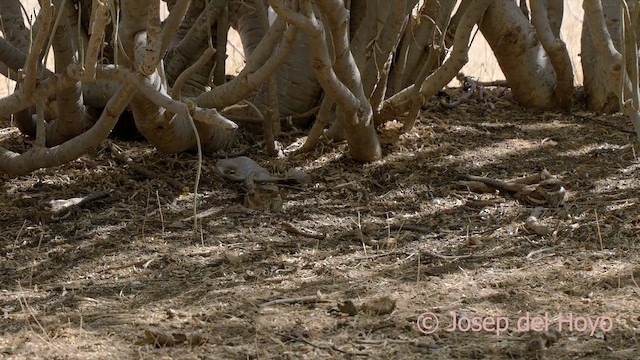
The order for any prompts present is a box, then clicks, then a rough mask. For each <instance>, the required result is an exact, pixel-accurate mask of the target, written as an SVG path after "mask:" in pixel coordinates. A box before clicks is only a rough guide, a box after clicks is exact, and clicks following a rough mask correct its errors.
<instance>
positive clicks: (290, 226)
mask: <svg viewBox="0 0 640 360" xmlns="http://www.w3.org/2000/svg"><path fill="white" fill-rule="evenodd" d="M282 226H283V227H284V229H285V231H287V232H288V233H291V234H296V235H301V236H304V237H308V238H311V239H318V240H324V239H326V238H327V234H319V233H317V232H315V231H309V230H304V229H298V228H297V227H295V226H294V225H293V224H291V223H288V222H283V223H282Z"/></svg>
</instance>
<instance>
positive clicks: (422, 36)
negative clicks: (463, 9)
mask: <svg viewBox="0 0 640 360" xmlns="http://www.w3.org/2000/svg"><path fill="white" fill-rule="evenodd" d="M455 4H456V1H454V0H440V1H438V0H427V1H425V2H424V4H423V5H422V7H421V8H420V10H419V12H418V17H417V18H411V19H410V20H409V24H408V25H407V30H406V31H404V34H403V39H402V48H401V49H400V50H399V52H398V53H399V58H398V60H397V62H396V65H395V66H396V67H397V69H394V70H393V71H394V72H395V74H394V81H393V88H392V90H393V92H394V93H395V92H397V91H400V90H402V89H404V88H405V87H407V86H409V85H411V84H413V83H414V82H415V78H416V76H417V75H418V73H419V72H420V69H422V68H423V66H424V65H425V62H428V63H429V65H428V68H429V70H428V72H429V73H431V72H432V71H433V69H435V68H436V67H437V66H438V65H440V61H441V60H443V57H444V49H443V48H444V36H445V31H446V28H447V25H448V23H449V21H450V15H451V12H452V11H453V8H454V6H455ZM425 49H428V52H426V53H425ZM399 65H400V66H399Z"/></svg>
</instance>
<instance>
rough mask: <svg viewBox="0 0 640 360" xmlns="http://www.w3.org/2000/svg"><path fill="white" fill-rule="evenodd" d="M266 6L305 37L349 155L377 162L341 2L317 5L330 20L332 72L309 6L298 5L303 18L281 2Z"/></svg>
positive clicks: (368, 109)
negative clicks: (333, 109) (332, 44)
mask: <svg viewBox="0 0 640 360" xmlns="http://www.w3.org/2000/svg"><path fill="white" fill-rule="evenodd" d="M269 4H270V5H271V7H272V8H273V9H274V10H275V11H276V13H278V16H282V17H284V18H285V19H286V20H287V21H288V22H290V23H292V24H295V25H297V26H300V27H301V28H302V29H303V30H304V31H305V33H306V34H307V36H308V37H309V43H310V46H311V49H312V58H311V65H312V68H313V70H314V73H315V74H316V77H317V78H318V81H319V82H320V84H321V85H322V88H323V89H324V90H325V92H326V94H327V96H329V97H330V98H331V99H332V100H333V101H334V102H335V103H336V104H337V106H338V111H339V114H338V118H339V119H341V121H342V126H344V129H345V132H346V135H347V142H348V144H349V152H350V153H351V155H352V156H353V157H354V158H355V159H356V160H358V161H365V162H366V161H374V160H377V159H379V158H380V157H381V156H382V149H381V147H380V141H379V140H378V137H377V134H376V132H375V128H374V127H373V122H372V115H373V111H372V109H371V105H370V104H369V101H368V100H367V99H366V97H365V94H364V91H363V88H362V82H361V79H360V76H359V74H360V71H359V70H358V67H357V66H356V64H355V60H354V59H353V55H352V54H351V51H350V49H349V46H348V43H349V40H348V36H347V25H348V12H347V10H346V9H345V7H344V3H343V2H342V1H341V0H328V1H326V2H322V5H320V4H318V5H319V6H320V8H321V9H323V13H324V15H325V18H327V19H331V21H329V23H330V24H333V25H330V27H331V31H332V38H333V41H334V48H335V53H336V62H335V67H336V70H335V71H334V68H333V67H332V65H331V64H332V59H331V57H330V56H329V50H328V48H327V46H326V40H325V34H324V28H323V26H322V24H321V23H320V22H318V20H317V19H316V17H315V14H314V13H313V10H312V9H311V6H310V3H308V2H303V3H302V4H301V8H302V9H303V11H304V12H305V13H306V16H304V15H302V14H300V13H295V12H293V11H291V10H290V9H287V8H285V7H284V5H283V4H282V2H281V1H277V0H270V1H269ZM305 7H306V9H305ZM336 71H338V72H339V73H340V75H342V80H341V79H339V78H338V75H337V73H336ZM352 90H353V92H352ZM354 93H355V94H354Z"/></svg>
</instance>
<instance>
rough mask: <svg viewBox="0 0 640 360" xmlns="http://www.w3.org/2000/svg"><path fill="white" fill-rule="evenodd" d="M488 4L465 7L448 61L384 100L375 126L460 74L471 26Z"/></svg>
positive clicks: (480, 0) (480, 1)
mask: <svg viewBox="0 0 640 360" xmlns="http://www.w3.org/2000/svg"><path fill="white" fill-rule="evenodd" d="M490 4H491V1H490V0H478V1H474V2H473V3H472V4H470V5H469V8H468V9H467V12H466V14H465V16H464V17H463V18H462V19H461V20H460V24H459V25H458V27H457V30H456V34H455V37H454V41H453V50H452V51H451V55H450V56H449V58H447V60H445V62H444V63H443V64H442V66H440V67H439V68H438V69H436V71H434V72H433V73H432V74H431V75H429V76H427V77H426V78H424V81H421V80H422V79H421V77H422V76H424V75H425V73H426V72H424V71H423V72H422V73H423V74H422V75H421V76H419V77H418V79H417V81H416V83H415V84H413V85H411V86H409V87H407V88H406V89H404V90H402V91H400V92H398V93H397V94H395V95H393V96H392V97H390V98H388V99H387V100H385V101H384V102H383V106H382V109H381V111H380V113H379V114H378V115H377V116H379V117H380V120H376V123H378V122H379V121H380V123H382V122H385V121H388V120H389V119H393V118H395V117H396V116H398V115H401V114H404V113H406V112H407V111H408V110H409V109H410V107H411V101H410V100H412V99H413V98H414V97H415V96H417V95H418V94H421V95H422V96H423V97H424V98H425V99H429V98H430V97H432V96H433V95H435V94H436V93H437V92H438V91H440V89H442V88H443V87H444V86H446V85H447V83H449V81H450V80H451V79H452V78H454V77H455V76H456V74H457V73H458V72H460V69H462V67H463V66H464V64H466V63H467V61H468V44H469V38H470V37H471V31H472V30H473V26H474V25H475V24H476V23H477V22H479V21H480V20H481V19H482V16H483V14H484V11H485V10H486V9H487V7H488V6H489V5H490Z"/></svg>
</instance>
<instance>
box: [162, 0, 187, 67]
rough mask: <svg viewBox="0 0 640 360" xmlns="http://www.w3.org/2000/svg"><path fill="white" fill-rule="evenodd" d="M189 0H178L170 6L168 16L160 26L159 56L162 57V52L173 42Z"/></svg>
mask: <svg viewBox="0 0 640 360" xmlns="http://www.w3.org/2000/svg"><path fill="white" fill-rule="evenodd" d="M189 4H191V0H178V1H176V3H175V4H174V5H173V7H172V8H171V12H170V13H169V16H167V18H166V19H165V21H164V25H163V26H162V33H161V36H160V38H161V39H162V46H161V47H160V56H161V57H164V54H165V53H166V52H167V50H168V49H169V46H170V45H171V44H172V43H173V40H175V38H176V34H177V33H178V28H179V27H180V23H181V22H182V19H183V18H184V16H185V15H186V14H187V10H188V9H189Z"/></svg>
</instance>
